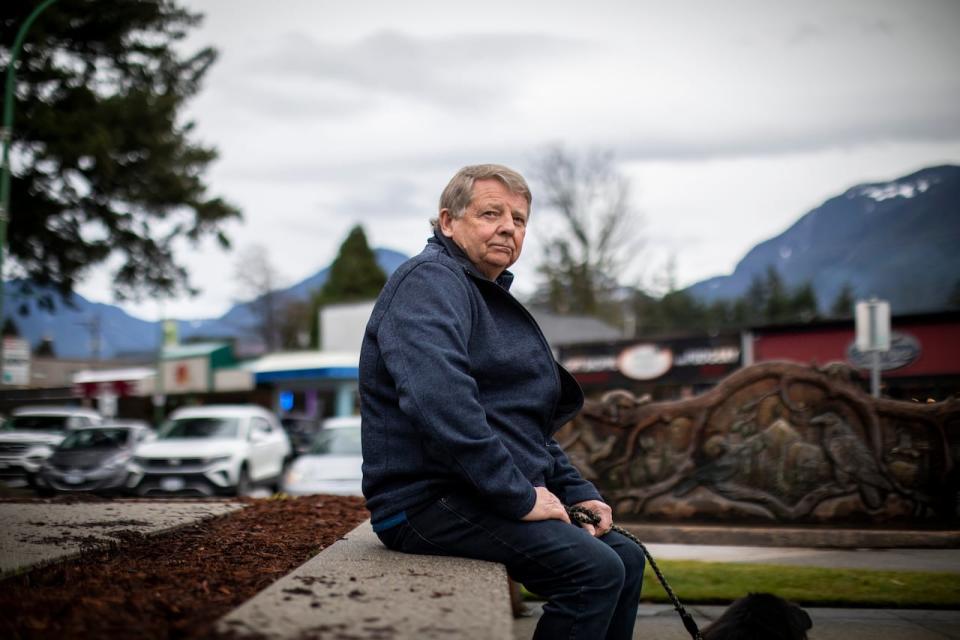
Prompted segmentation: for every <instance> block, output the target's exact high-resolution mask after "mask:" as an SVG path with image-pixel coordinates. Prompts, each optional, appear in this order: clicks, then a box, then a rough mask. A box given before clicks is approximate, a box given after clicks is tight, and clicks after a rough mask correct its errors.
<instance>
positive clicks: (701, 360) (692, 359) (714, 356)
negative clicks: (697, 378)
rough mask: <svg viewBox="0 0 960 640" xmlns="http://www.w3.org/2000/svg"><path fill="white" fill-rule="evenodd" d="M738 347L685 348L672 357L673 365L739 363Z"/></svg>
mask: <svg viewBox="0 0 960 640" xmlns="http://www.w3.org/2000/svg"><path fill="white" fill-rule="evenodd" d="M739 363H740V349H738V348H737V347H711V348H705V349H687V350H685V351H683V352H682V353H681V354H680V355H679V356H677V357H676V358H674V360H673V366H675V367H702V366H704V365H708V364H739Z"/></svg>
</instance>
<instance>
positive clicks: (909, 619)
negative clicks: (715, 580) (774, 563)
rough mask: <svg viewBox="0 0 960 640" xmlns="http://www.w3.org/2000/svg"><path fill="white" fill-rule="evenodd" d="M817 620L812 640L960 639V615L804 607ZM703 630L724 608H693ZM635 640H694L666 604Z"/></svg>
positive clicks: (529, 621)
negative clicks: (691, 639)
mask: <svg viewBox="0 0 960 640" xmlns="http://www.w3.org/2000/svg"><path fill="white" fill-rule="evenodd" d="M805 609H806V611H807V613H809V614H810V618H811V619H812V620H813V629H811V631H810V634H809V638H810V640H895V639H896V640H944V639H960V611H925V610H917V609H830V608H811V607H805ZM687 610H688V611H690V613H691V614H692V615H693V617H694V619H695V620H696V621H697V625H698V626H699V627H700V628H701V629H702V628H703V627H705V626H706V625H707V624H709V623H710V621H711V620H715V619H716V618H717V617H719V616H720V614H721V613H722V612H723V610H724V607H715V606H689V607H687ZM540 613H541V605H540V604H539V603H535V604H531V605H530V615H529V616H528V617H524V618H519V619H517V620H514V625H513V637H514V640H530V638H532V637H533V631H534V629H535V628H536V626H537V620H539V617H540ZM633 637H634V639H635V640H690V636H689V634H687V631H686V629H684V628H683V623H682V622H681V621H680V616H678V615H677V613H676V612H675V611H674V610H673V607H672V606H671V605H667V604H641V605H640V610H639V611H638V612H637V625H636V627H634V634H633Z"/></svg>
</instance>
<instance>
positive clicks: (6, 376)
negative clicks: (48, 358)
mask: <svg viewBox="0 0 960 640" xmlns="http://www.w3.org/2000/svg"><path fill="white" fill-rule="evenodd" d="M3 384H8V385H13V386H23V387H25V386H27V385H29V384H30V343H29V342H27V341H26V340H24V339H23V338H15V337H13V336H7V337H5V338H4V339H3Z"/></svg>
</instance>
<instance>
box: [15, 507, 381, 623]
mask: <svg viewBox="0 0 960 640" xmlns="http://www.w3.org/2000/svg"><path fill="white" fill-rule="evenodd" d="M240 501H241V502H243V503H246V504H247V505H248V506H246V507H245V508H243V509H239V510H237V511H235V512H233V513H231V514H228V515H224V516H219V517H216V518H211V519H208V520H204V521H201V522H198V523H195V524H192V525H188V526H186V527H182V528H180V529H176V530H174V531H170V532H167V533H163V534H160V535H155V536H143V535H137V534H135V533H134V532H132V531H131V532H130V533H129V534H128V535H125V536H121V537H120V538H119V539H118V542H117V543H116V544H115V545H112V546H111V547H110V548H104V547H102V546H100V547H94V548H88V549H86V550H85V551H84V552H83V553H82V554H81V555H80V557H78V558H75V559H73V560H69V561H66V562H62V563H59V564H56V565H50V566H46V567H41V568H38V569H35V570H33V571H30V572H29V573H25V574H22V575H18V576H14V577H11V578H7V579H6V580H4V581H2V582H0V611H2V612H3V614H2V615H0V638H10V639H19V638H24V639H26V638H38V639H39V638H44V639H46V638H57V639H64V640H68V639H72V638H83V639H89V638H104V639H113V638H137V639H138V640H151V639H153V638H157V639H166V638H191V639H192V638H209V637H212V636H213V635H214V632H213V626H214V624H215V623H216V621H217V620H218V619H219V618H220V617H222V616H223V615H225V614H226V613H227V612H229V611H231V610H232V609H234V608H236V607H238V606H239V605H240V604H242V603H243V602H245V601H246V600H248V599H250V598H251V597H253V596H254V595H255V594H257V593H258V592H260V591H261V590H263V589H264V588H266V587H267V586H268V585H270V584H271V583H273V582H274V581H276V580H277V579H279V578H281V577H282V576H284V575H286V574H287V573H289V572H290V571H292V570H293V569H295V568H296V567H298V566H300V565H301V564H303V563H304V562H306V561H307V560H308V559H310V558H312V557H313V556H314V555H316V554H317V553H319V552H320V551H321V550H322V549H324V548H326V547H328V546H330V545H331V544H333V543H334V542H336V541H337V540H338V539H340V538H342V537H343V536H344V535H345V534H346V533H348V532H349V531H351V530H352V529H353V528H354V527H356V526H357V525H358V524H359V523H361V522H362V521H363V520H365V519H366V518H367V517H369V514H368V512H367V510H366V508H365V507H364V503H363V500H362V499H361V498H354V497H342V496H305V497H300V498H288V499H249V498H245V499H241V500H240Z"/></svg>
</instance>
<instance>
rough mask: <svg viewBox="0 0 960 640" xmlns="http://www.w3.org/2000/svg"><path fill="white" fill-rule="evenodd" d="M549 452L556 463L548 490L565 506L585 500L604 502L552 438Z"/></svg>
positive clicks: (548, 480) (549, 480)
mask: <svg viewBox="0 0 960 640" xmlns="http://www.w3.org/2000/svg"><path fill="white" fill-rule="evenodd" d="M547 450H548V451H549V452H550V455H552V456H553V462H554V465H553V475H551V476H550V477H549V478H547V489H549V490H550V491H551V493H553V494H554V495H556V496H557V497H558V498H560V501H561V502H563V504H565V505H567V506H572V505H575V504H577V503H579V502H583V501H584V500H601V501H602V500H603V498H601V497H600V492H598V491H597V488H596V487H594V486H593V483H591V482H590V481H588V480H585V479H584V478H583V476H581V475H580V472H579V471H577V468H576V467H574V466H573V464H571V462H570V459H569V458H567V454H565V453H564V452H563V449H561V448H560V445H559V444H557V441H556V440H554V439H553V438H550V440H549V441H548V442H547Z"/></svg>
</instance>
